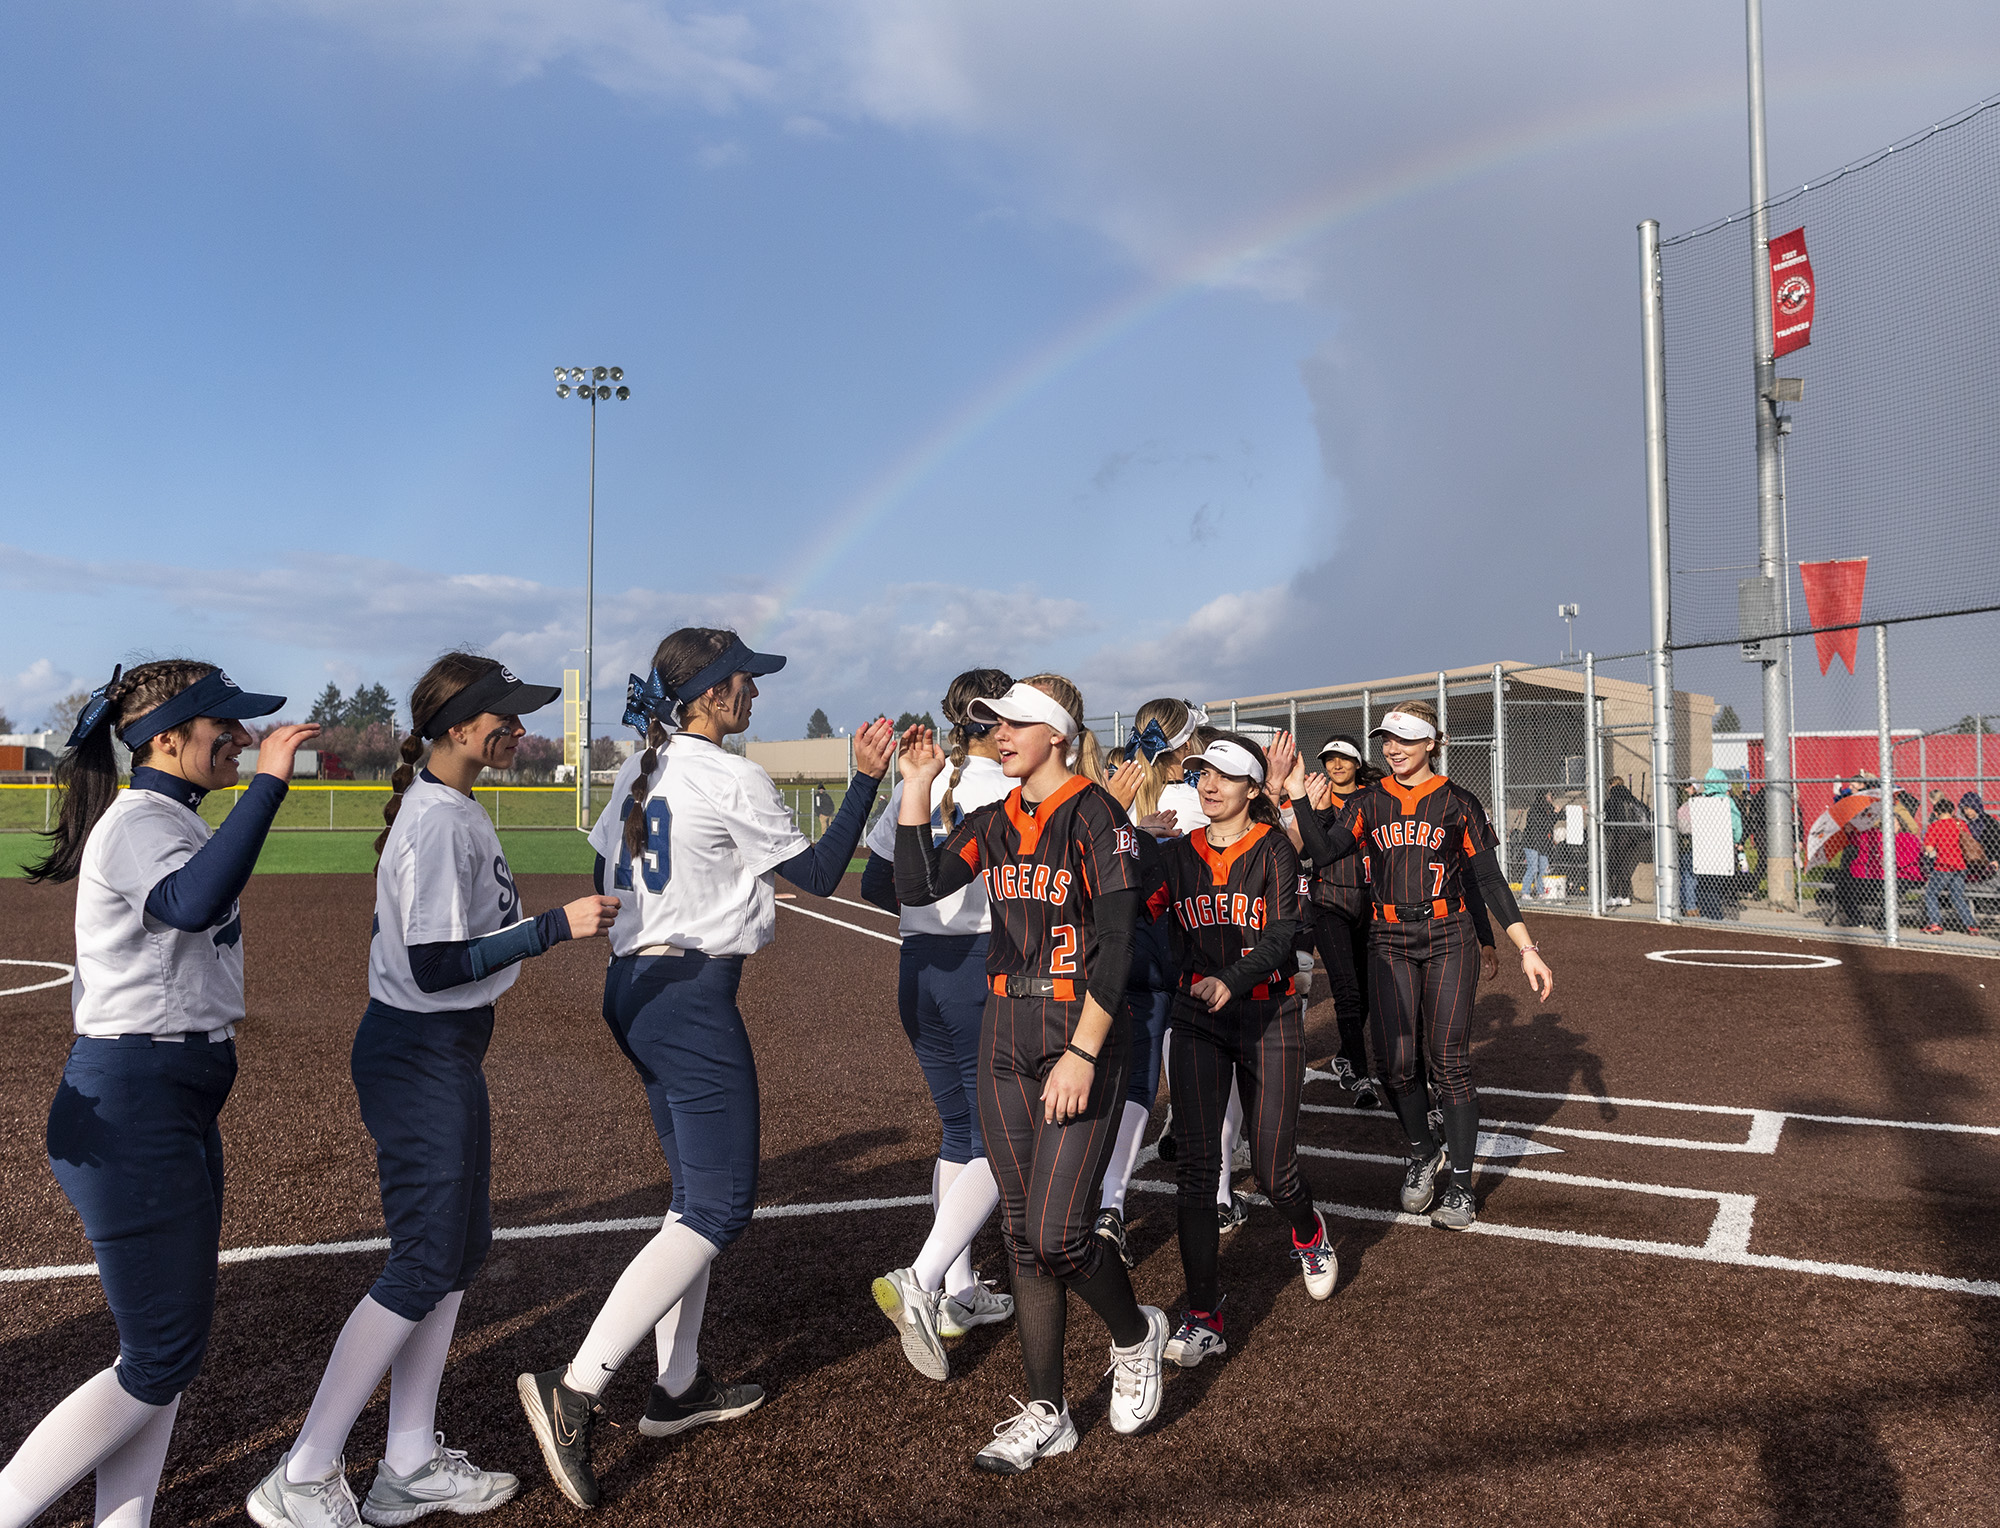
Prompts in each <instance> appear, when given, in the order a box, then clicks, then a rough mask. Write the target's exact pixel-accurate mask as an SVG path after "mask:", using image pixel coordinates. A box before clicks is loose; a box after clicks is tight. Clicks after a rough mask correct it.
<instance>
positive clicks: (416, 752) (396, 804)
mask: <svg viewBox="0 0 2000 1528" xmlns="http://www.w3.org/2000/svg"><path fill="white" fill-rule="evenodd" d="M396 752H397V757H399V758H400V759H401V760H402V763H400V764H398V765H397V766H396V772H395V774H393V775H391V776H390V777H389V799H388V800H387V801H385V802H383V803H382V831H381V832H380V833H377V834H376V835H375V858H376V859H378V860H379V859H380V858H381V857H382V846H383V845H384V844H386V843H387V842H388V841H389V829H390V828H392V827H394V826H395V825H396V814H397V813H398V812H400V811H402V809H403V792H404V791H406V790H408V789H409V788H410V782H411V781H412V780H414V779H416V778H417V761H418V760H419V759H421V758H422V757H423V756H424V740H423V739H422V738H421V737H419V736H418V735H417V734H416V733H414V732H412V733H411V734H410V735H409V736H408V737H406V738H404V739H403V742H402V746H401V747H400V748H398V749H397V751H396Z"/></svg>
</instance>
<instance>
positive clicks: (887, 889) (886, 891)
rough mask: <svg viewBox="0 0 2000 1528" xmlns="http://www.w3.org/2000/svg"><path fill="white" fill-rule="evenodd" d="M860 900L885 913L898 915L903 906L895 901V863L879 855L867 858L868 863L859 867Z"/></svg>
mask: <svg viewBox="0 0 2000 1528" xmlns="http://www.w3.org/2000/svg"><path fill="white" fill-rule="evenodd" d="M861 900H862V901H864V902H867V903H869V904H870V905H871V906H874V907H879V908H881V909H882V911H883V912H885V913H900V912H901V911H902V910H903V904H902V903H900V902H898V901H897V900H896V862H895V861H894V860H893V859H884V858H883V857H882V856H881V855H879V854H871V855H869V856H868V863H867V864H865V865H863V866H862V867H861Z"/></svg>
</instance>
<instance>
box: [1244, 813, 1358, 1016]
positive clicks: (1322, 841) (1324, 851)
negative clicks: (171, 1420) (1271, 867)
mask: <svg viewBox="0 0 2000 1528" xmlns="http://www.w3.org/2000/svg"><path fill="white" fill-rule="evenodd" d="M1292 805H1293V818H1294V820H1295V821H1296V822H1297V823H1298V825H1299V839H1300V841H1301V842H1303V843H1304V844H1305V846H1306V858H1307V859H1309V860H1311V861H1312V862H1313V869H1315V870H1324V869H1326V868H1327V866H1329V865H1331V864H1332V863H1333V862H1334V861H1335V860H1337V859H1346V858H1347V856H1348V855H1350V854H1352V853H1353V852H1354V851H1355V850H1356V849H1359V848H1360V847H1361V840H1360V839H1358V838H1356V837H1355V836H1354V835H1353V834H1352V833H1351V832H1349V831H1348V830H1347V829H1346V828H1344V827H1342V826H1341V825H1340V823H1339V822H1337V821H1336V822H1332V823H1326V822H1322V821H1320V815H1319V812H1318V811H1317V810H1315V808H1314V807H1313V804H1312V803H1311V802H1310V801H1308V802H1306V803H1305V804H1304V806H1305V809H1304V810H1303V811H1300V810H1298V807H1299V803H1297V802H1294V803H1293V804H1292ZM1253 985H1254V983H1253Z"/></svg>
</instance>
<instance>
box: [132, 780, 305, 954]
mask: <svg viewBox="0 0 2000 1528" xmlns="http://www.w3.org/2000/svg"><path fill="white" fill-rule="evenodd" d="M290 788H291V787H290V786H288V785H287V784H286V783H285V782H284V781H283V780H280V779H279V778H278V777H277V776H276V775H256V776H253V777H252V778H251V781H250V783H249V785H248V786H246V787H245V788H244V791H243V795H242V797H241V798H240V799H239V800H238V801H237V803H236V805H235V806H233V807H231V808H230V809H229V815H228V816H227V817H225V818H223V819H222V826H221V827H219V828H217V829H216V830H215V834H214V836H213V837H212V838H210V839H209V841H208V842H207V843H205V844H203V845H202V846H201V847H200V848H199V849H197V850H195V852H194V854H193V856H192V857H190V858H189V860H188V862H187V863H186V864H184V865H182V866H181V867H180V869H178V870H176V871H174V873H173V874H171V875H167V876H162V877H161V878H160V880H159V881H158V882H156V883H155V884H154V886H153V889H152V890H151V891H149V892H147V893H146V916H147V917H149V918H157V919H158V920H159V921H160V922H162V923H164V924H166V925H167V927H168V928H177V929H179V930H180V931H181V932H182V933H183V934H198V933H200V932H201V931H202V930H203V929H205V928H209V927H211V926H212V925H213V924H214V923H215V922H216V921H217V920H218V919H220V918H221V917H222V915H223V914H224V913H226V912H228V911H229V905H230V903H232V902H234V901H235V900H236V899H237V898H238V897H240V896H241V895H243V888H244V887H245V886H247V885H249V884H250V872H251V871H252V870H253V869H255V868H256V864H257V851H258V850H259V849H261V848H263V847H264V838H265V835H266V834H268V833H269V832H270V831H271V819H272V818H273V817H276V816H277V815H278V806H279V804H280V803H281V802H282V801H283V800H284V799H285V792H286V791H287V790H289V789H290Z"/></svg>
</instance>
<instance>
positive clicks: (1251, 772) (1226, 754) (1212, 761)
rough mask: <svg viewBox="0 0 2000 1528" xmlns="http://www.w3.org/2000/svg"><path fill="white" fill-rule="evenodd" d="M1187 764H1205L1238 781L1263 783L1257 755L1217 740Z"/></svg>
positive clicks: (1262, 769) (1262, 768)
mask: <svg viewBox="0 0 2000 1528" xmlns="http://www.w3.org/2000/svg"><path fill="white" fill-rule="evenodd" d="M1188 762H1189V763H1190V764H1206V765H1208V767H1209V768H1211V769H1214V770H1217V771H1219V772H1220V773H1222V774H1225V775H1229V776H1231V777H1233V778H1235V779H1238V780H1254V781H1256V782H1257V783H1258V784H1259V785H1262V784H1263V783H1264V766H1263V765H1261V764H1259V763H1258V762H1257V755H1255V754H1254V753H1252V752H1251V751H1250V750H1249V749H1247V748H1245V747H1243V746H1242V745H1241V744H1238V743H1231V742H1227V741H1223V740H1221V739H1218V740H1217V741H1215V742H1213V743H1210V744H1209V745H1208V747H1207V748H1206V749H1205V750H1204V751H1203V752H1201V753H1198V754H1196V755H1195V756H1194V757H1193V758H1192V759H1189V760H1188Z"/></svg>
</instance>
